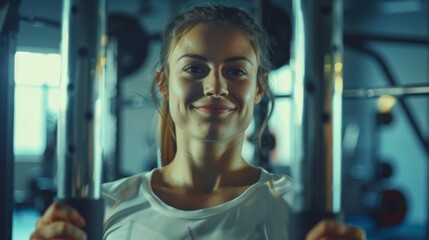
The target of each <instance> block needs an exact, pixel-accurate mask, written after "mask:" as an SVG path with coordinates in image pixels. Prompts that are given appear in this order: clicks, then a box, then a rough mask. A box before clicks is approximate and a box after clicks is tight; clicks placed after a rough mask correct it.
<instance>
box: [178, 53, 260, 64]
mask: <svg viewBox="0 0 429 240" xmlns="http://www.w3.org/2000/svg"><path fill="white" fill-rule="evenodd" d="M185 57H187V58H192V59H196V60H199V61H203V62H208V61H209V60H208V59H207V58H206V57H204V56H201V55H198V54H191V53H188V54H184V55H182V56H180V57H179V58H178V59H177V61H179V60H180V59H182V58H185ZM236 61H246V62H249V63H250V64H251V65H252V66H253V62H252V61H250V59H248V58H247V57H245V56H234V57H230V58H227V59H225V60H224V61H223V62H225V63H228V62H236Z"/></svg>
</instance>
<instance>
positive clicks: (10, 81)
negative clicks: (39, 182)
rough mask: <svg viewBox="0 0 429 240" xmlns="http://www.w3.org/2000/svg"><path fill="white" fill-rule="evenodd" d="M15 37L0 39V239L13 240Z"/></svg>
mask: <svg viewBox="0 0 429 240" xmlns="http://www.w3.org/2000/svg"><path fill="white" fill-rule="evenodd" d="M15 44H16V34H15V33H5V34H2V35H0V110H1V111H0V147H1V150H0V192H1V194H2V197H0V219H1V225H2V226H1V229H2V230H1V231H0V239H5V240H10V239H12V212H13V206H14V199H13V175H14V164H15V160H14V154H13V125H14V124H13V119H14V95H15V94H14V92H15V81H14V59H15V51H16V45H15Z"/></svg>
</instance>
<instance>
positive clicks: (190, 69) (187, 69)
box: [183, 66, 205, 74]
mask: <svg viewBox="0 0 429 240" xmlns="http://www.w3.org/2000/svg"><path fill="white" fill-rule="evenodd" d="M183 70H184V71H185V72H188V73H197V74H201V73H204V72H205V70H204V68H202V67H198V66H187V67H185V68H184V69H183Z"/></svg>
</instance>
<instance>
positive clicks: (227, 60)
mask: <svg viewBox="0 0 429 240" xmlns="http://www.w3.org/2000/svg"><path fill="white" fill-rule="evenodd" d="M236 61H247V62H249V63H250V64H251V65H252V66H253V63H252V61H250V59H248V58H247V57H245V56H235V57H230V58H227V59H225V61H223V62H225V63H226V62H236Z"/></svg>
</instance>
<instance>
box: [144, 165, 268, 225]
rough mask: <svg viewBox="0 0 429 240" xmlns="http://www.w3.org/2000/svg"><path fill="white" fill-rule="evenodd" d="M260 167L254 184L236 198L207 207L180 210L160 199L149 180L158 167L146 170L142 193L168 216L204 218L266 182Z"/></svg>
mask: <svg viewBox="0 0 429 240" xmlns="http://www.w3.org/2000/svg"><path fill="white" fill-rule="evenodd" d="M259 169H260V172H261V173H260V175H259V179H258V181H256V182H255V183H254V184H252V185H251V186H249V187H248V188H247V189H246V190H244V191H243V192H242V193H241V194H240V195H238V196H237V197H236V198H234V199H232V200H229V201H227V202H224V203H221V204H219V205H216V206H213V207H209V208H203V209H197V210H182V209H178V208H175V207H173V206H170V205H168V204H166V203H165V202H164V201H162V200H161V199H160V198H159V197H158V196H157V195H156V194H155V193H154V191H153V189H152V186H151V180H152V176H153V173H154V172H155V171H157V170H159V168H155V169H153V170H151V171H149V172H147V173H146V174H145V175H144V176H143V178H144V181H143V183H142V185H141V187H142V188H144V189H143V191H142V192H143V193H145V195H146V197H147V199H148V201H149V203H150V204H151V205H152V206H153V207H155V208H157V210H158V211H160V212H162V213H164V214H166V215H168V216H170V217H176V218H194V219H195V218H206V217H209V216H213V215H216V214H218V213H221V212H225V211H228V210H230V209H232V208H234V207H236V206H237V205H240V204H241V203H242V202H244V201H245V200H246V199H247V198H248V197H249V196H251V195H252V193H253V192H254V191H255V190H256V189H257V188H258V186H261V184H262V183H264V182H266V179H267V178H268V172H267V171H265V169H263V168H261V167H259Z"/></svg>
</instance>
